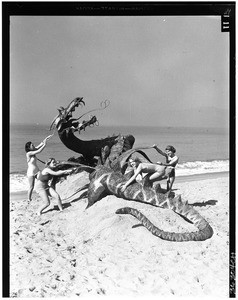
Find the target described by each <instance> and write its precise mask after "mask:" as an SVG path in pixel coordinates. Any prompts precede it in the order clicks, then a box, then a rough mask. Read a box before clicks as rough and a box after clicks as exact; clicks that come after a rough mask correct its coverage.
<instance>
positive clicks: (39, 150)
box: [26, 143, 46, 158]
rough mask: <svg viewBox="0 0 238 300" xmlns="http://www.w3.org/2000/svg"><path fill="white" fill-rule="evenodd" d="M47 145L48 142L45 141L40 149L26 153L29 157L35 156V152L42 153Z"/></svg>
mask: <svg viewBox="0 0 238 300" xmlns="http://www.w3.org/2000/svg"><path fill="white" fill-rule="evenodd" d="M45 146H46V144H45V143H44V144H43V145H42V146H41V147H40V148H39V149H37V150H34V151H29V152H27V153H26V156H27V158H29V157H30V156H33V155H35V154H38V153H40V152H41V151H42V150H43V149H44V148H45Z"/></svg>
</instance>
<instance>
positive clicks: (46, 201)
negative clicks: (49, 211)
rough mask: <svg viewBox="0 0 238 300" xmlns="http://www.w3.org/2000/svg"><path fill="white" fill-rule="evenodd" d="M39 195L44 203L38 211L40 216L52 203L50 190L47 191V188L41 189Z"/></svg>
mask: <svg viewBox="0 0 238 300" xmlns="http://www.w3.org/2000/svg"><path fill="white" fill-rule="evenodd" d="M39 195H40V197H41V199H42V200H43V203H44V204H43V206H41V208H40V209H39V211H38V213H37V214H38V215H39V216H40V215H41V214H42V212H43V210H44V209H45V208H47V207H48V206H49V205H50V200H49V196H48V191H46V190H43V191H41V192H40V193H39Z"/></svg>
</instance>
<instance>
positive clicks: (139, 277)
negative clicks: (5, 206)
mask: <svg viewBox="0 0 238 300" xmlns="http://www.w3.org/2000/svg"><path fill="white" fill-rule="evenodd" d="M191 178H193V179H191ZM87 183H88V176H87V174H86V173H85V172H83V173H81V174H78V175H72V176H70V177H69V179H68V180H67V181H64V182H62V183H61V184H58V185H57V190H58V192H59V194H60V195H61V197H62V199H63V204H64V205H63V206H64V211H63V212H59V210H58V207H57V204H56V201H55V200H54V199H52V201H51V206H50V207H49V208H48V210H47V212H46V213H44V214H43V215H42V216H40V217H39V216H37V215H36V212H37V209H38V208H39V206H40V205H41V203H40V202H41V200H40V198H39V196H38V195H37V194H35V193H34V197H33V201H32V202H31V203H30V204H29V205H28V204H27V201H26V192H23V193H17V194H11V197H10V275H11V276H10V296H11V297H63V296H66V297H77V296H98V295H106V296H109V297H111V296H112V295H114V296H122V295H123V296H129V297H130V296H136V297H139V296H156V297H157V296H164V297H165V296H166V297H169V296H190V297H193V296H196V297H228V295H229V177H228V174H227V173H217V174H212V175H211V174H209V175H195V176H191V177H189V179H188V178H185V177H184V178H182V177H181V178H179V177H178V178H177V179H176V181H175V183H174V192H175V193H176V194H181V195H182V200H183V201H185V200H187V201H188V203H189V204H191V205H192V206H193V207H194V208H195V209H196V210H197V211H198V212H199V213H200V214H201V215H202V216H203V217H204V218H205V219H206V220H207V221H208V222H209V223H210V225H211V226H212V228H213V230H214V234H213V236H212V237H211V238H210V239H208V240H206V241H202V242H194V241H191V242H181V243H179V242H168V241H165V240H162V239H160V238H158V237H155V236H153V235H152V234H151V233H150V232H149V231H148V230H147V229H146V228H144V227H143V226H141V225H140V223H139V221H138V220H137V219H135V218H134V217H132V216H130V215H117V214H115V211H116V210H117V209H118V208H121V207H124V206H131V207H134V208H137V209H139V210H140V211H141V212H143V213H144V214H145V215H146V216H147V217H148V218H149V219H150V220H151V221H152V222H153V223H154V224H155V225H156V226H157V227H159V228H160V229H164V230H167V231H174V232H184V231H194V230H196V228H195V227H194V225H193V224H190V223H188V222H186V221H185V220H184V219H183V218H181V217H180V216H178V215H177V214H175V213H174V212H172V211H171V210H168V209H161V208H157V207H153V206H150V205H146V204H143V203H138V202H135V201H128V200H123V199H120V198H117V197H115V196H107V197H105V198H103V199H102V200H100V201H99V202H97V203H95V204H94V205H93V206H92V207H90V208H89V209H87V210H85V208H86V206H87V198H86V194H85V192H84V191H81V192H78V193H77V190H78V189H79V188H80V187H81V186H84V185H85V184H87ZM163 186H165V183H163V182H162V187H163ZM73 194H74V195H73ZM72 195H73V196H72Z"/></svg>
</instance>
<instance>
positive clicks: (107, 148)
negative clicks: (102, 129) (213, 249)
mask: <svg viewBox="0 0 238 300" xmlns="http://www.w3.org/2000/svg"><path fill="white" fill-rule="evenodd" d="M79 104H85V103H84V102H83V100H82V98H76V99H74V100H73V101H72V102H71V103H70V104H69V105H68V107H67V108H66V109H64V108H62V107H61V108H60V109H59V115H57V116H56V118H55V119H54V121H53V122H52V124H51V129H52V128H53V127H56V128H57V130H58V133H59V136H60V139H61V141H62V142H63V143H64V144H65V145H66V147H68V148H69V149H71V150H74V151H76V152H77V153H80V154H83V156H84V159H85V158H86V161H87V163H88V165H83V164H80V165H78V167H77V170H76V172H78V171H80V170H82V169H85V170H86V171H88V172H89V173H90V174H89V180H90V183H89V185H88V186H87V187H86V188H87V189H88V192H87V194H88V206H87V208H89V207H91V206H92V205H93V204H94V203H95V202H97V201H99V200H101V199H102V198H103V197H105V196H107V195H115V196H117V197H120V198H123V199H126V200H133V201H139V202H142V203H147V204H150V205H153V206H156V207H159V208H168V209H171V210H173V211H174V212H175V213H177V214H179V215H181V216H182V217H183V218H184V219H187V220H188V221H190V222H192V223H193V224H194V225H195V226H196V227H197V228H198V230H197V231H194V232H185V233H175V232H169V231H163V230H161V229H159V228H157V227H156V226H155V225H153V224H152V223H151V222H150V221H149V220H148V219H147V218H146V216H144V215H143V214H142V213H141V212H140V211H138V210H137V209H134V208H131V207H124V208H120V209H118V210H117V211H116V214H131V215H132V216H134V217H135V218H137V219H138V220H139V221H140V222H141V223H142V224H143V226H145V227H146V228H147V229H148V230H149V231H150V232H151V233H152V234H154V235H155V236H157V237H160V238H162V239H165V240H167V241H176V242H182V241H204V240H206V239H209V238H210V237H212V235H213V229H212V227H211V226H210V225H209V223H208V222H207V221H206V220H205V219H204V218H203V217H202V216H201V215H200V214H199V213H198V212H197V211H196V210H195V209H194V208H193V207H192V206H191V205H189V204H188V203H187V202H183V201H182V199H181V195H177V196H175V194H174V193H173V192H171V191H168V192H163V190H162V189H161V188H160V185H157V186H155V187H153V186H152V185H151V184H150V182H149V181H148V178H147V176H145V177H144V178H143V180H142V182H141V183H138V182H134V183H132V184H131V185H129V186H128V187H127V189H126V190H125V191H124V192H122V191H121V186H122V184H124V183H125V182H126V181H127V180H128V179H129V177H130V176H132V174H131V173H127V174H125V170H126V168H127V163H128V160H129V158H130V157H131V156H132V154H134V153H139V154H141V155H142V156H143V157H144V159H146V160H148V161H150V159H149V157H148V156H147V155H146V154H145V153H144V151H143V150H144V149H146V148H147V147H145V148H134V149H132V147H133V144H134V141H135V139H134V137H133V136H132V135H128V136H126V137H124V136H121V135H118V136H115V137H108V138H105V139H101V140H93V141H87V142H84V141H81V140H79V139H77V138H76V137H75V136H74V135H73V133H74V131H76V130H79V131H80V130H84V129H85V128H86V127H87V126H88V125H90V124H93V123H95V122H96V120H97V119H96V117H95V116H93V117H91V118H90V120H89V121H85V122H83V123H79V122H78V121H77V119H72V111H74V110H75V107H77V106H78V105H79ZM90 142H91V144H90ZM149 148H150V147H149ZM94 156H98V163H97V165H93V158H94ZM66 164H67V162H66ZM90 164H91V165H90Z"/></svg>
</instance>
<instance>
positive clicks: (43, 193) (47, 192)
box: [36, 158, 74, 216]
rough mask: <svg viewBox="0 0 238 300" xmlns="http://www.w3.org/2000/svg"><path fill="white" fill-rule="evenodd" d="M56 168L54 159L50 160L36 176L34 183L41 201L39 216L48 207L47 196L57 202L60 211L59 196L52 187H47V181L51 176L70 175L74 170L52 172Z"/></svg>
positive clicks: (61, 208)
mask: <svg viewBox="0 0 238 300" xmlns="http://www.w3.org/2000/svg"><path fill="white" fill-rule="evenodd" d="M56 166H57V162H56V160H55V159H54V158H50V159H49V160H48V161H47V163H46V164H45V168H44V169H43V170H42V171H39V172H38V174H37V181H36V191H37V193H38V194H39V195H40V197H41V199H42V200H43V202H44V203H43V206H42V207H41V208H40V209H39V211H38V213H37V214H38V215H39V216H40V215H41V214H42V212H43V210H44V209H45V208H47V207H48V206H49V205H50V200H49V196H51V197H53V198H56V199H57V201H58V207H59V210H60V211H62V210H63V207H62V202H61V199H60V196H59V194H58V193H57V192H56V191H55V189H54V187H53V186H52V185H49V180H50V179H52V177H53V176H57V175H63V174H70V173H71V172H72V171H74V169H70V170H63V171H54V168H55V167H56Z"/></svg>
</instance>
